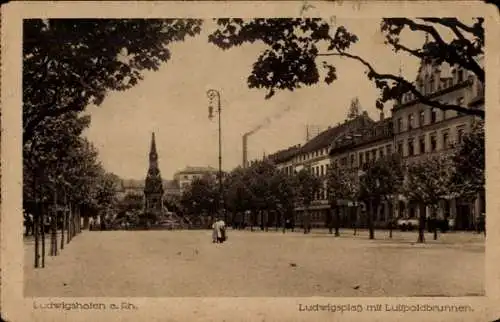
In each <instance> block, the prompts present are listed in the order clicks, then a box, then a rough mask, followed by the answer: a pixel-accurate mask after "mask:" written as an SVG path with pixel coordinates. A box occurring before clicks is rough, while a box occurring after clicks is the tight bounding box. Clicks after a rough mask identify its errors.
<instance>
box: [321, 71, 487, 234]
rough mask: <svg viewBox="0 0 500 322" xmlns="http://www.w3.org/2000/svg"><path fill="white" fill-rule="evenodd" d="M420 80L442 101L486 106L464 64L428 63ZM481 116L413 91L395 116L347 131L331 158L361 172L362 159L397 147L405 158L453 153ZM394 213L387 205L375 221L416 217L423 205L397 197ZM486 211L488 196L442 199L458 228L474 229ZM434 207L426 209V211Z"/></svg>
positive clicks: (444, 211) (479, 85) (383, 222)
mask: <svg viewBox="0 0 500 322" xmlns="http://www.w3.org/2000/svg"><path fill="white" fill-rule="evenodd" d="M416 85H417V87H418V88H419V90H420V91H421V92H422V93H423V94H424V95H428V96H429V97H432V98H433V99H438V100H440V101H442V102H449V103H454V104H457V105H461V106H468V107H469V108H484V86H483V84H482V83H481V82H480V81H478V80H477V78H476V77H474V75H472V74H471V73H468V72H466V71H465V70H462V69H460V68H451V67H450V66H448V65H446V64H443V65H441V66H436V65H433V64H423V65H422V66H421V67H420V68H419V71H418V76H417V79H416ZM475 121H476V117H474V116H471V115H466V114H460V113H457V112H454V111H446V112H445V111H442V110H438V109H435V108H430V107H429V106H426V105H425V104H422V103H421V102H420V101H419V100H417V99H415V97H414V96H413V95H411V94H407V95H405V96H404V97H403V98H402V99H401V100H400V101H399V102H398V103H397V104H396V105H395V106H394V108H393V110H392V117H391V118H388V119H384V118H383V117H382V116H381V120H380V121H379V122H377V123H376V124H374V125H373V128H372V129H369V130H365V131H364V133H348V135H347V136H344V137H340V138H339V139H338V140H337V141H335V142H333V143H332V146H331V149H330V156H331V161H332V162H334V163H337V164H338V165H340V166H343V167H348V168H350V169H352V170H353V171H357V170H358V167H359V166H360V165H362V164H363V163H365V162H367V161H369V160H374V159H377V158H379V157H381V156H384V155H387V154H389V153H392V151H397V152H398V153H400V155H401V156H402V157H403V160H404V161H405V162H412V161H415V160H419V159H421V158H423V157H428V156H429V155H439V154H441V155H443V154H446V153H451V152H453V147H454V143H458V142H460V141H461V139H462V137H463V135H464V134H465V133H467V132H469V131H470V130H471V127H472V125H473V123H474V122H475ZM396 198H397V200H396V201H397V202H396V203H395V207H394V208H393V211H394V212H393V213H389V209H388V207H387V205H385V204H382V205H381V206H380V209H378V210H377V212H376V216H375V224H379V225H381V226H384V225H386V224H387V221H388V220H389V219H390V218H391V215H392V218H394V217H406V218H417V217H418V215H419V213H418V212H419V208H420V207H419V205H418V204H414V203H411V202H409V201H407V200H405V198H404V197H402V196H397V197H396ZM480 212H484V195H478V196H477V198H476V201H475V202H473V203H472V204H471V202H470V201H465V200H461V199H460V198H452V197H451V196H450V197H449V198H447V199H446V200H443V201H442V203H441V205H440V210H439V214H440V215H441V216H442V217H451V218H455V222H456V226H455V227H456V228H457V229H470V228H472V226H473V225H474V218H475V217H476V216H475V215H477V214H479V213H480ZM429 214H430V210H429V209H427V215H429Z"/></svg>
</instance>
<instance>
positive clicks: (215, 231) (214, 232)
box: [212, 217, 220, 243]
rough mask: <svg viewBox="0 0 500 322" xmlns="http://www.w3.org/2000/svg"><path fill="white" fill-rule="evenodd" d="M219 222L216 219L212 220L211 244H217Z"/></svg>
mask: <svg viewBox="0 0 500 322" xmlns="http://www.w3.org/2000/svg"><path fill="white" fill-rule="evenodd" d="M219 232H220V230H219V220H218V218H217V217H216V218H214V223H213V224H212V243H218V242H219Z"/></svg>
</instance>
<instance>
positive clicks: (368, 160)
mask: <svg viewBox="0 0 500 322" xmlns="http://www.w3.org/2000/svg"><path fill="white" fill-rule="evenodd" d="M365 162H366V163H368V162H370V153H369V152H368V151H366V152H365Z"/></svg>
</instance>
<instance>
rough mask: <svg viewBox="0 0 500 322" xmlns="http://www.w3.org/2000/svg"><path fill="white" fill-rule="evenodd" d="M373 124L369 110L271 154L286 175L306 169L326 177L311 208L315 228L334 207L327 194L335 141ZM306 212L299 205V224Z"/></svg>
mask: <svg viewBox="0 0 500 322" xmlns="http://www.w3.org/2000/svg"><path fill="white" fill-rule="evenodd" d="M372 124H374V121H373V120H372V119H371V118H370V117H369V116H368V114H367V113H366V112H365V113H363V114H362V115H359V116H358V117H356V118H354V119H352V120H346V121H345V122H344V123H341V124H337V125H336V126H331V127H329V128H328V129H327V130H325V131H323V132H321V133H319V134H318V135H317V136H315V137H313V138H312V139H311V140H309V141H308V142H306V143H305V144H304V145H302V146H301V145H296V146H293V147H290V148H288V149H286V150H282V151H278V152H277V153H274V154H271V155H269V156H268V158H269V159H271V160H272V161H273V162H274V163H275V164H276V167H277V168H278V169H280V170H281V171H283V172H284V173H286V174H289V175H291V174H294V173H297V172H299V171H301V170H302V169H304V168H306V169H310V171H311V172H312V173H313V174H314V175H315V176H317V177H319V178H320V179H321V180H322V189H321V190H320V191H319V192H318V193H317V195H316V196H315V198H314V200H313V201H312V203H311V205H310V206H309V209H308V211H309V220H310V225H311V227H312V228H319V227H325V225H327V220H328V218H329V212H330V209H331V207H330V202H329V200H328V195H327V171H328V168H329V167H330V164H331V159H330V156H329V150H330V145H331V142H334V141H336V140H338V139H339V138H341V137H347V134H348V133H353V132H356V131H357V130H358V129H361V128H368V127H370V126H371V125H372ZM304 212H305V208H304V206H303V205H300V204H297V206H296V207H295V213H294V222H295V225H296V226H298V227H300V226H302V225H303V224H304Z"/></svg>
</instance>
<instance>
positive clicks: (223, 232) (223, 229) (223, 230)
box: [219, 219, 227, 243]
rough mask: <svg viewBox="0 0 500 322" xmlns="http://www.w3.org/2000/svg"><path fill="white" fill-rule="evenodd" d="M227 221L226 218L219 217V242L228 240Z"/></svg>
mask: <svg viewBox="0 0 500 322" xmlns="http://www.w3.org/2000/svg"><path fill="white" fill-rule="evenodd" d="M226 237H227V236H226V223H225V222H224V220H222V219H219V243H223V242H225V241H226Z"/></svg>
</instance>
